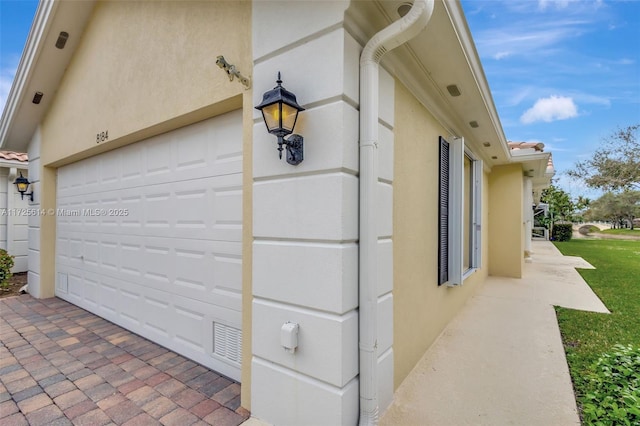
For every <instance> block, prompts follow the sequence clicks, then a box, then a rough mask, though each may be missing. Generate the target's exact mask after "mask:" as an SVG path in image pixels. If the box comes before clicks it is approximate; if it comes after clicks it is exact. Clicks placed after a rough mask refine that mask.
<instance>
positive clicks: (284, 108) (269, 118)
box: [256, 72, 304, 166]
mask: <svg viewBox="0 0 640 426" xmlns="http://www.w3.org/2000/svg"><path fill="white" fill-rule="evenodd" d="M276 83H278V85H277V86H276V87H274V88H273V90H269V91H268V92H265V93H264V95H262V102H261V103H260V105H258V106H257V107H256V109H259V110H260V111H262V118H264V122H265V124H266V125H267V129H268V130H269V133H271V134H273V135H276V136H277V137H278V151H280V158H282V150H283V148H282V145H286V146H287V163H289V164H292V165H294V166H296V165H298V164H300V163H302V159H303V155H302V153H303V138H302V136H300V135H291V136H290V137H289V139H285V138H284V137H285V136H287V135H289V134H291V133H293V128H294V127H295V125H296V120H297V119H298V113H299V112H300V111H304V108H302V107H301V106H300V105H298V102H297V100H296V95H294V94H293V93H291V92H289V91H288V90H286V89H285V88H284V87H282V80H281V79H280V73H279V72H278V80H277V81H276Z"/></svg>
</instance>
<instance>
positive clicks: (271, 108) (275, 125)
mask: <svg viewBox="0 0 640 426" xmlns="http://www.w3.org/2000/svg"><path fill="white" fill-rule="evenodd" d="M262 116H263V117H264V122H265V124H266V125H267V128H268V129H269V132H270V133H272V132H274V131H277V130H278V129H279V128H280V127H281V124H280V117H281V114H280V104H279V103H274V104H271V105H267V106H266V107H264V108H262Z"/></svg>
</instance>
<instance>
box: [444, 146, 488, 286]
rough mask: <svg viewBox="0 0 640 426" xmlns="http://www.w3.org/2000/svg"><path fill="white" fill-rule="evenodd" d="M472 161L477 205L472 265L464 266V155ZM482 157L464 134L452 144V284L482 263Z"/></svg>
mask: <svg viewBox="0 0 640 426" xmlns="http://www.w3.org/2000/svg"><path fill="white" fill-rule="evenodd" d="M465 156H466V157H467V158H469V160H470V161H471V176H472V178H473V180H472V185H471V191H470V192H471V193H470V201H469V202H471V204H472V206H473V208H472V210H471V214H470V221H471V223H470V224H469V230H470V232H469V238H470V239H471V240H470V241H469V250H470V253H469V264H470V265H469V268H468V269H466V270H465V269H464V266H463V260H464V238H465V235H464V211H465V210H464V209H465V208H467V206H466V205H465V199H464V198H465V197H464V158H465ZM482 167H483V165H482V160H480V159H478V158H477V157H476V156H475V155H474V154H473V152H472V151H471V150H470V149H469V148H468V147H466V146H465V143H464V138H455V139H453V140H452V142H450V144H449V281H448V282H447V285H448V286H450V287H453V286H458V285H462V284H463V282H464V280H465V279H466V278H467V277H469V276H470V275H471V274H473V273H474V272H475V271H477V270H478V269H479V268H480V267H481V265H482V174H483V170H482Z"/></svg>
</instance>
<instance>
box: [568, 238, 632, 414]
mask: <svg viewBox="0 0 640 426" xmlns="http://www.w3.org/2000/svg"><path fill="white" fill-rule="evenodd" d="M634 232H635V231H634ZM555 244H556V247H558V249H559V250H560V251H561V252H562V253H563V254H564V255H570V256H580V257H582V258H584V259H585V260H587V261H588V262H589V263H591V264H592V265H593V266H595V268H596V269H594V270H590V269H579V270H578V271H579V272H580V275H582V277H583V278H584V279H585V281H587V282H588V283H589V285H590V286H591V288H592V289H593V290H594V292H595V293H596V294H597V295H598V296H599V297H600V299H602V301H603V302H604V304H605V305H606V306H607V308H608V309H609V310H610V311H611V314H610V315H607V314H598V313H592V312H582V311H575V310H571V309H566V308H560V307H557V308H556V312H557V315H558V323H559V324H560V332H561V334H562V339H563V343H564V346H565V351H566V353H567V361H568V363H569V368H570V371H571V377H572V379H573V383H574V387H575V390H576V398H577V400H578V403H579V405H580V407H581V409H584V407H585V404H586V403H588V394H589V392H590V390H589V389H590V388H589V386H590V380H589V377H592V376H591V374H592V371H591V370H592V364H593V363H594V362H596V361H597V360H598V358H600V357H601V356H602V355H603V354H605V353H612V352H615V351H616V349H615V348H614V345H616V344H623V345H628V344H631V345H633V346H634V347H636V348H637V347H640V241H624V240H586V239H584V240H583V239H574V240H571V241H568V242H561V243H555ZM636 370H637V367H636ZM632 373H633V374H635V375H636V377H640V371H632ZM637 404H638V407H640V401H637ZM639 419H640V417H639ZM585 424H597V423H585ZM603 424H626V423H625V422H620V423H616V422H613V423H603ZM632 424H633V423H632Z"/></svg>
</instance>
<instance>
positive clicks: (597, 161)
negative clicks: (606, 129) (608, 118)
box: [567, 124, 640, 191]
mask: <svg viewBox="0 0 640 426" xmlns="http://www.w3.org/2000/svg"><path fill="white" fill-rule="evenodd" d="M638 129H640V124H636V125H633V126H628V127H626V128H624V129H618V130H616V131H615V132H613V133H612V134H611V136H609V137H608V138H606V139H605V140H604V144H603V146H602V147H600V148H598V149H597V150H596V152H595V153H594V154H593V156H592V157H591V158H590V159H588V160H585V161H579V162H578V163H576V165H575V167H574V168H573V169H571V170H569V171H568V172H567V174H568V175H569V176H571V177H572V178H574V179H579V180H582V181H584V182H585V183H586V184H587V186H589V187H590V188H595V189H602V190H604V191H622V190H632V189H640V141H639V140H638Z"/></svg>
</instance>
